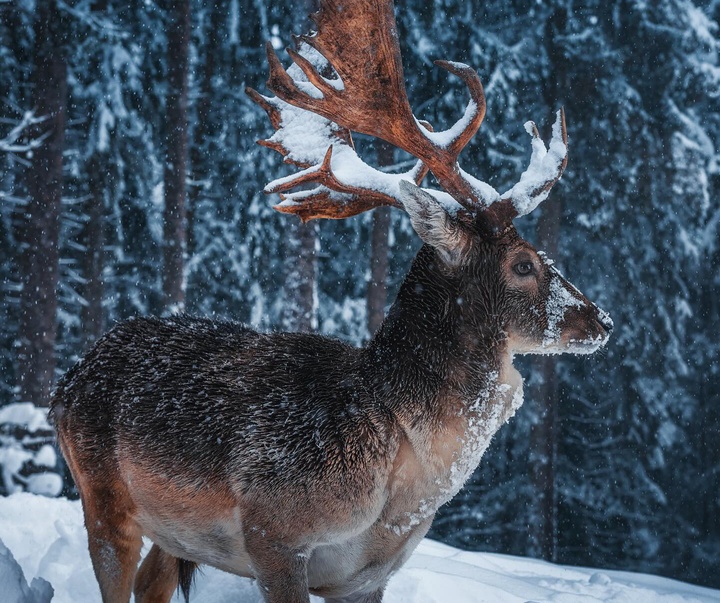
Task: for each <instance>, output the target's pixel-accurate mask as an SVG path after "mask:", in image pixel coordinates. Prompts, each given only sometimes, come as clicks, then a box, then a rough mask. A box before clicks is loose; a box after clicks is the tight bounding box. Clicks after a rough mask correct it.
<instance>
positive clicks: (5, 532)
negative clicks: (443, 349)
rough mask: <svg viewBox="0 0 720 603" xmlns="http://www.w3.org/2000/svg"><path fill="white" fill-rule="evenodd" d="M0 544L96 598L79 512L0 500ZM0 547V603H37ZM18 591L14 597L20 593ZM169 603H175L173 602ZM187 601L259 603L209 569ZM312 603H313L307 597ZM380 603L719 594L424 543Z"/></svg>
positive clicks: (59, 503) (650, 602)
mask: <svg viewBox="0 0 720 603" xmlns="http://www.w3.org/2000/svg"><path fill="white" fill-rule="evenodd" d="M0 540H2V542H4V544H5V547H7V549H9V551H10V552H11V553H12V556H14V557H15V559H16V560H17V562H18V563H19V565H20V567H21V568H22V572H23V573H24V575H25V577H26V578H27V580H28V581H32V579H33V578H35V577H42V578H44V579H45V580H47V581H48V582H50V584H52V586H53V588H54V589H55V597H54V598H53V599H52V600H53V601H54V602H57V603H91V602H92V603H95V602H96V601H99V600H100V595H99V592H98V588H97V584H96V582H95V577H94V575H93V571H92V567H91V566H90V558H89V556H88V553H87V539H86V536H85V530H84V528H83V522H82V510H81V508H80V504H79V503H78V502H75V501H68V500H65V499H51V498H45V497H42V496H38V495H34V494H14V495H12V496H10V497H7V498H3V497H0ZM5 547H3V546H0V593H2V600H3V601H5V602H7V603H44V602H46V601H48V600H49V598H48V597H49V589H48V588H47V585H46V584H44V583H42V581H40V580H35V582H34V584H33V585H32V587H30V588H27V587H26V588H25V589H21V587H20V586H18V584H19V582H24V580H23V579H22V576H21V575H20V572H19V568H18V567H17V566H14V565H13V563H12V561H11V556H10V555H9V553H8V551H7V549H5ZM21 592H22V595H21V594H20V593H21ZM175 600H176V601H179V599H177V597H176V599H175ZM191 601H192V602H193V603H210V602H213V603H225V602H227V603H230V602H231V601H232V602H233V603H238V602H244V603H260V602H261V598H260V595H259V593H258V591H257V589H256V587H255V585H254V583H253V582H252V581H251V580H247V579H243V578H238V577H236V576H231V575H229V574H225V573H222V572H220V571H217V570H214V569H212V568H206V569H204V571H203V574H202V575H201V576H200V577H199V579H198V581H197V585H196V587H195V590H194V591H193V594H192V596H191ZM315 601H319V599H316V600H315ZM385 601H386V602H387V603H484V602H487V603H540V602H545V601H551V602H556V603H596V602H599V601H612V602H616V603H684V602H691V601H693V602H711V601H712V602H720V591H717V590H711V589H707V588H700V587H697V586H692V585H689V584H684V583H682V582H676V581H674V580H668V579H666V578H659V577H657V576H648V575H644V574H632V573H629V572H616V571H604V570H603V571H599V570H594V569H584V568H574V567H564V566H559V565H552V564H550V563H545V562H543V561H536V560H532V559H524V558H519V557H509V556H506V555H493V554H489V553H467V552H462V551H458V550H457V549H453V548H451V547H448V546H445V545H442V544H439V543H437V542H432V541H430V540H425V541H424V542H422V543H421V545H420V547H419V548H418V549H417V551H416V552H415V554H414V555H413V556H412V558H411V559H410V561H409V562H408V563H407V565H406V566H405V567H404V568H403V569H402V570H400V572H399V573H398V574H397V575H396V576H395V577H394V578H393V579H392V580H391V582H390V586H389V588H388V592H387V595H386V597H385Z"/></svg>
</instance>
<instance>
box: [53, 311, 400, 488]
mask: <svg viewBox="0 0 720 603" xmlns="http://www.w3.org/2000/svg"><path fill="white" fill-rule="evenodd" d="M358 361H359V354H358V350H357V349H356V348H352V347H350V346H347V345H345V344H343V343H341V342H339V341H335V340H331V339H327V338H323V337H320V336H317V335H310V334H300V333H277V334H262V333H257V332H255V331H253V330H252V329H249V328H247V327H246V326H244V325H241V324H238V323H233V322H216V321H210V320H207V319H199V318H192V317H185V316H183V317H173V318H167V319H158V318H142V319H133V320H130V321H127V322H124V323H121V324H120V325H118V326H116V327H115V328H114V329H112V330H111V331H110V332H109V333H108V334H106V335H105V336H104V337H103V338H101V339H100V340H99V341H98V342H97V344H96V345H95V347H94V348H93V349H92V350H91V351H90V352H89V353H88V354H87V356H86V357H85V358H84V359H83V360H82V361H81V362H80V363H78V364H77V365H76V366H75V367H73V368H72V369H71V370H70V371H69V372H68V373H67V375H66V376H65V377H64V378H63V379H62V380H61V382H60V384H59V386H58V389H57V392H56V394H55V398H54V401H53V413H54V414H55V419H56V423H57V427H58V431H59V432H60V435H61V438H64V439H66V440H72V442H73V443H74V448H76V449H77V450H80V451H82V456H83V457H84V458H85V459H86V463H85V464H86V465H88V466H89V465H91V464H93V463H94V462H97V463H98V464H102V463H105V464H107V463H108V462H111V463H114V462H117V460H118V458H120V457H122V458H123V459H125V460H126V462H130V463H133V464H137V465H141V466H143V467H146V468H152V471H153V473H155V474H160V475H165V476H169V478H170V479H171V480H173V481H175V482H182V483H184V484H208V483H212V482H214V481H218V482H222V483H223V484H226V485H227V484H228V483H232V485H233V489H235V490H237V489H240V490H242V491H244V492H253V491H265V492H273V491H277V489H278V487H282V488H283V489H284V491H285V492H287V487H288V485H289V484H292V487H293V488H297V489H298V490H299V491H302V490H305V489H306V488H308V487H315V486H316V485H317V484H318V482H319V481H322V482H324V483H328V484H331V485H332V484H335V485H337V486H339V485H344V486H349V485H352V486H353V487H360V488H363V487H372V485H371V484H370V483H356V484H350V482H354V481H357V480H360V481H361V482H362V481H363V480H367V479H369V478H370V476H367V477H361V474H362V471H359V469H360V468H363V467H365V468H366V469H371V471H370V473H373V472H374V471H373V469H379V468H380V467H379V465H378V463H379V464H380V465H384V464H385V463H386V460H385V459H387V453H388V451H389V448H392V447H393V446H394V445H395V436H394V427H393V423H392V419H391V417H390V416H389V414H388V413H387V412H386V411H385V410H384V407H382V406H381V405H378V404H377V402H376V401H375V396H373V395H372V393H370V392H368V391H367V390H366V387H365V386H364V385H363V383H361V382H360V380H359V377H357V363H358ZM366 473H367V472H366ZM353 476H354V477H353Z"/></svg>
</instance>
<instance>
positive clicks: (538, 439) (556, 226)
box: [529, 6, 567, 561]
mask: <svg viewBox="0 0 720 603" xmlns="http://www.w3.org/2000/svg"><path fill="white" fill-rule="evenodd" d="M566 29H567V13H566V10H565V8H563V7H562V6H558V7H556V8H555V10H554V11H553V13H552V14H551V15H550V17H549V19H548V21H547V23H546V26H545V30H546V36H545V40H546V44H547V53H548V59H549V64H550V67H551V71H550V74H549V76H548V78H547V80H546V82H545V89H544V97H545V101H546V104H547V106H548V108H550V110H552V111H555V110H557V107H559V106H561V105H562V104H563V103H562V96H563V91H564V89H565V86H566V83H567V73H566V68H565V65H566V61H567V59H566V58H565V54H564V47H563V45H562V43H559V42H557V39H558V37H559V36H562V35H563V33H564V32H565V30H566ZM541 211H542V214H541V215H540V219H539V220H538V224H537V234H538V236H537V242H538V248H539V249H541V250H543V251H545V252H546V253H547V254H548V255H549V256H550V257H551V258H553V257H556V256H557V252H558V248H559V241H560V221H561V218H562V196H561V190H556V191H554V192H553V195H552V199H550V200H548V201H547V202H546V203H543V205H542V207H541ZM533 373H534V375H536V376H537V380H538V385H537V386H536V387H534V388H533V399H534V402H535V417H534V421H533V424H532V428H531V430H530V479H531V482H532V485H533V490H534V504H535V509H534V513H533V514H532V521H531V522H530V534H529V537H530V553H531V554H532V555H533V556H538V557H542V558H543V559H546V560H548V561H556V560H557V493H556V488H555V486H556V479H555V475H556V457H557V414H558V409H557V405H558V396H559V387H558V378H557V362H556V360H555V358H554V357H552V356H539V357H537V358H536V359H534V360H533Z"/></svg>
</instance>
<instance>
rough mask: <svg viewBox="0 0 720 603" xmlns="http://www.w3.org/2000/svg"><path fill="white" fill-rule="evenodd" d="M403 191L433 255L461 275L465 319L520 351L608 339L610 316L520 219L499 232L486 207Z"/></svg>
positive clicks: (588, 345) (580, 349) (569, 348)
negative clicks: (468, 209)
mask: <svg viewBox="0 0 720 603" xmlns="http://www.w3.org/2000/svg"><path fill="white" fill-rule="evenodd" d="M400 191H401V200H402V202H403V205H404V207H405V209H406V211H407V212H408V214H409V215H410V219H411V221H412V224H413V227H414V228H415V231H416V232H417V233H418V235H419V236H420V238H421V239H422V240H423V241H424V242H425V243H426V245H428V246H429V247H431V248H432V258H433V259H432V261H433V262H434V263H435V264H436V265H437V269H438V270H439V271H440V272H442V273H443V275H444V276H445V277H446V278H448V279H452V280H454V281H455V282H456V287H455V290H456V291H457V299H456V300H455V302H456V303H457V304H458V306H459V307H460V308H459V313H460V315H462V316H463V318H464V320H465V321H467V322H470V323H475V324H476V325H477V327H478V329H480V328H484V329H488V328H491V329H495V330H496V331H499V332H501V333H503V334H504V335H505V336H506V337H507V342H508V347H509V349H510V351H511V352H513V353H534V354H557V353H562V352H571V353H575V354H589V353H592V352H594V351H595V350H597V349H598V348H599V347H600V346H602V345H603V344H604V343H605V342H606V341H607V339H608V336H609V334H610V331H611V330H612V321H611V320H610V317H609V316H608V315H607V314H606V313H605V312H603V311H602V310H600V309H599V308H598V307H597V306H596V305H595V304H593V303H592V302H591V301H590V300H588V299H587V298H586V297H585V296H584V295H583V294H582V293H581V292H580V291H579V290H578V289H576V288H575V287H574V286H573V285H572V284H571V283H570V282H568V281H567V280H566V279H565V278H564V277H563V276H562V275H561V274H560V272H559V271H558V270H557V269H556V268H555V267H554V266H553V262H552V260H550V259H549V258H548V257H547V256H546V255H545V254H544V253H542V252H538V251H537V250H536V249H535V248H534V247H533V246H532V245H531V244H530V243H528V242H527V241H526V240H524V239H523V238H522V237H521V236H520V235H519V234H518V232H517V230H516V229H515V228H514V226H513V225H512V224H508V225H506V227H505V228H503V229H502V230H501V231H499V232H496V233H492V232H491V230H492V229H491V228H490V225H489V224H488V221H487V216H486V215H485V214H484V213H480V214H478V215H476V216H474V219H473V220H468V219H467V215H466V214H463V213H462V212H456V211H452V209H451V208H448V207H447V206H445V205H443V204H442V203H439V202H438V201H437V200H436V199H435V197H433V196H432V195H431V194H429V193H427V192H425V191H424V190H422V189H420V188H418V187H416V186H414V185H412V184H410V183H409V182H404V183H401V185H400Z"/></svg>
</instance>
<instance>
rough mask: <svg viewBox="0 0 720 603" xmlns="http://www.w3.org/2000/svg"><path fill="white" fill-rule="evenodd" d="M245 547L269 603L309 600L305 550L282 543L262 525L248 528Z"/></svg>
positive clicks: (303, 601)
mask: <svg viewBox="0 0 720 603" xmlns="http://www.w3.org/2000/svg"><path fill="white" fill-rule="evenodd" d="M245 546H246V547H247V551H248V554H249V555H250V560H251V561H252V568H253V573H254V574H255V578H256V579H257V582H258V586H259V587H260V591H261V592H262V595H263V598H264V599H265V601H266V603H310V594H309V591H308V579H307V562H308V554H307V551H306V550H304V549H302V548H295V547H290V546H285V545H283V544H282V543H281V542H279V540H277V539H275V538H273V536H272V535H271V534H270V533H269V532H267V531H266V530H264V529H262V528H260V527H259V526H252V527H251V528H250V529H248V530H247V531H246V533H245Z"/></svg>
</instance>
